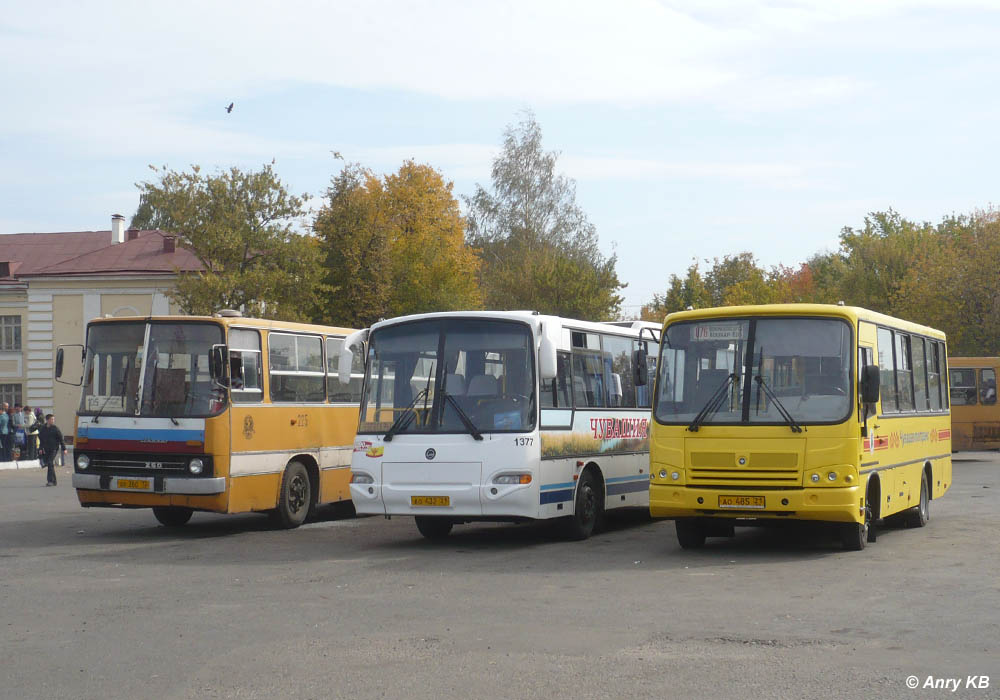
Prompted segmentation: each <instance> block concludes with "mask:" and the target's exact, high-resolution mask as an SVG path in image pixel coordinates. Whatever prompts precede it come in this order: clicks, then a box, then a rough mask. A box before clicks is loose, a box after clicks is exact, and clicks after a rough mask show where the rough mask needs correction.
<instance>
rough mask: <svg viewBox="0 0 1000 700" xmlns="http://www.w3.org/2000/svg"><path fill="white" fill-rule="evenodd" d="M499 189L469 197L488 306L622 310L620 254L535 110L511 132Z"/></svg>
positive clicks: (585, 314) (581, 314) (600, 313)
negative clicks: (587, 209) (580, 195)
mask: <svg viewBox="0 0 1000 700" xmlns="http://www.w3.org/2000/svg"><path fill="white" fill-rule="evenodd" d="M503 141H504V143H503V151H502V152H501V154H500V155H499V156H497V158H496V159H495V160H494V161H493V170H492V181H493V188H492V192H489V191H487V190H486V189H484V188H483V187H482V186H480V185H477V186H476V190H475V192H474V194H473V195H472V196H471V197H466V198H465V203H466V205H467V207H468V219H467V232H466V238H467V240H468V242H469V244H470V245H472V246H473V247H475V248H476V249H477V250H479V255H480V258H481V260H482V268H481V284H482V289H483V296H484V299H485V302H486V305H487V306H488V307H489V308H495V309H534V310H537V311H540V312H542V313H551V314H557V315H561V316H573V317H577V318H585V319H591V320H603V319H610V318H613V317H615V316H616V315H617V314H618V313H619V311H620V309H621V302H622V297H621V296H620V295H619V294H618V292H619V291H620V290H621V289H623V288H624V287H625V285H624V284H623V283H622V282H621V281H620V280H619V279H618V275H617V272H616V271H615V265H616V263H617V256H616V255H614V254H612V255H611V256H610V257H605V256H604V255H603V254H602V253H601V251H600V249H599V246H598V238H597V230H596V228H595V227H594V225H593V224H592V223H590V221H588V220H587V216H586V214H584V212H583V210H582V209H581V208H580V207H579V206H578V205H577V203H576V184H575V183H574V182H573V180H571V179H568V178H566V177H565V176H563V175H559V174H558V173H557V172H556V162H557V161H558V157H559V154H558V153H556V152H546V151H544V150H543V148H542V131H541V128H540V127H539V125H538V123H537V122H536V121H535V117H534V115H533V114H531V113H530V112H528V113H526V114H525V117H524V119H523V120H522V121H521V123H520V124H518V125H517V126H516V127H508V128H507V129H506V131H505V132H504V139H503Z"/></svg>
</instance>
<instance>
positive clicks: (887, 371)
mask: <svg viewBox="0 0 1000 700" xmlns="http://www.w3.org/2000/svg"><path fill="white" fill-rule="evenodd" d="M878 368H879V374H880V375H881V378H880V381H879V387H880V393H881V398H882V411H883V412H884V413H893V412H895V411H897V410H898V408H897V404H896V372H895V370H894V369H893V362H892V331H890V330H889V329H888V328H879V329H878Z"/></svg>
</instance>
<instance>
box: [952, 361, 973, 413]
mask: <svg viewBox="0 0 1000 700" xmlns="http://www.w3.org/2000/svg"><path fill="white" fill-rule="evenodd" d="M948 380H949V383H950V384H951V405H952V406H975V405H976V370H974V369H950V370H948Z"/></svg>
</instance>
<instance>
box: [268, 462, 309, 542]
mask: <svg viewBox="0 0 1000 700" xmlns="http://www.w3.org/2000/svg"><path fill="white" fill-rule="evenodd" d="M311 506H312V483H311V482H310V481H309V472H307V471H306V468H305V466H303V465H302V464H301V463H300V462H289V463H288V466H287V467H285V472H284V474H282V476H281V491H280V492H279V493H278V507H277V508H275V509H274V514H273V517H274V520H275V521H276V522H277V524H278V525H279V526H281V527H283V528H286V529H292V528H296V527H298V526H299V525H301V524H302V523H303V522H305V519H306V516H307V515H309V508H310V507H311Z"/></svg>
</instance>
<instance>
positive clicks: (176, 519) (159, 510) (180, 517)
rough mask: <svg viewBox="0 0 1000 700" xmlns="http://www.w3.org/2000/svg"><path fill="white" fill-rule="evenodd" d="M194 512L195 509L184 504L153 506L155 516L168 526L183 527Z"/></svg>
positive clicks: (161, 523)
mask: <svg viewBox="0 0 1000 700" xmlns="http://www.w3.org/2000/svg"><path fill="white" fill-rule="evenodd" d="M193 514H194V510H193V509H191V508H184V507H183V506H153V516H154V517H155V518H156V519H157V520H158V521H160V525H164V526H166V527H183V526H184V525H187V522H188V520H190V519H191V516H192V515H193Z"/></svg>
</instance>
